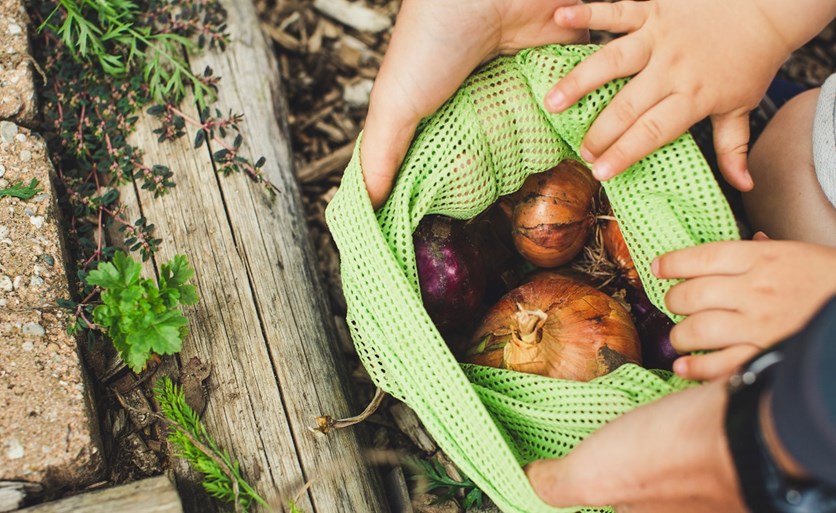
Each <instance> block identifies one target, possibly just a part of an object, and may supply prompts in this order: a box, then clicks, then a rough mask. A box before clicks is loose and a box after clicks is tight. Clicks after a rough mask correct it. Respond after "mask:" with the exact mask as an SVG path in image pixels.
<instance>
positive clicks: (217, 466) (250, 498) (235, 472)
mask: <svg viewBox="0 0 836 513" xmlns="http://www.w3.org/2000/svg"><path fill="white" fill-rule="evenodd" d="M154 396H155V397H156V399H157V402H159V404H160V410H161V411H162V414H163V416H164V418H165V419H167V420H168V422H166V423H167V424H168V425H169V428H170V430H169V434H168V441H169V442H170V443H171V444H172V445H173V446H174V448H175V450H176V451H177V453H178V454H179V455H180V456H181V457H182V458H185V459H186V460H188V461H189V463H191V464H192V466H193V467H194V468H195V469H197V470H198V471H200V472H201V473H202V474H203V475H204V479H203V487H204V488H205V489H206V491H207V492H209V494H210V495H212V496H213V497H215V498H216V499H219V500H221V501H224V502H228V503H233V504H234V505H235V509H236V511H249V508H250V506H251V505H252V504H253V503H258V504H260V505H262V506H264V507H269V506H268V504H267V502H266V501H265V500H264V499H263V498H262V497H261V496H260V495H258V493H257V492H256V491H255V490H254V489H253V487H252V486H250V484H249V483H247V481H246V480H245V479H244V477H243V476H242V475H241V467H240V465H239V464H238V462H237V461H235V460H233V459H232V457H231V456H230V455H229V453H228V452H227V451H225V450H222V449H221V448H220V447H218V444H217V443H215V441H214V440H212V439H211V438H210V437H209V435H208V433H207V432H206V427H205V426H204V425H203V423H201V422H200V416H199V415H198V414H197V412H195V411H194V410H193V409H192V408H190V407H189V405H188V404H186V396H185V394H183V389H182V388H180V387H179V386H177V385H175V384H174V383H173V382H172V381H171V379H169V378H167V377H166V378H162V379H160V380H159V381H157V382H156V384H155V386H154ZM297 511H298V510H297Z"/></svg>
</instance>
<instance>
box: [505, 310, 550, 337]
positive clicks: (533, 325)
mask: <svg viewBox="0 0 836 513" xmlns="http://www.w3.org/2000/svg"><path fill="white" fill-rule="evenodd" d="M515 317H516V321H517V329H515V330H513V333H512V336H511V339H512V340H513V342H514V343H515V344H518V345H521V346H524V347H531V346H534V345H536V344H538V343H539V342H540V338H541V336H542V329H543V325H544V324H546V319H548V318H549V316H548V314H546V312H544V311H542V310H529V309H527V308H525V307H523V305H521V304H519V303H517V313H516V314H515Z"/></svg>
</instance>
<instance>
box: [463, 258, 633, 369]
mask: <svg viewBox="0 0 836 513" xmlns="http://www.w3.org/2000/svg"><path fill="white" fill-rule="evenodd" d="M518 305H520V306H521V307H522V308H523V309H524V310H526V311H532V312H533V311H540V312H541V313H542V314H545V320H544V321H543V322H542V325H541V326H539V327H538V328H537V329H534V330H531V329H526V328H525V327H524V326H523V325H521V322H522V323H526V322H529V321H531V320H532V318H538V317H537V316H533V317H532V316H531V315H523V316H522V317H521V318H520V317H518V312H519V308H518ZM539 319H542V317H539ZM526 333H527V335H526ZM524 338H527V340H523V339H524ZM465 361H466V362H467V363H473V364H477V365H486V366H490V367H497V368H503V369H510V370H516V371H520V372H528V373H531V374H539V375H541V376H549V377H552V378H560V379H571V380H576V381H589V380H591V379H593V378H596V377H599V376H603V375H605V374H609V373H610V372H612V371H613V370H615V369H616V368H618V367H620V366H621V365H623V364H624V363H635V364H641V344H640V342H639V336H638V333H637V332H636V328H635V326H634V325H633V320H632V318H631V317H630V314H629V313H628V312H627V311H626V310H625V309H624V308H623V307H622V306H621V305H620V304H618V302H617V301H616V300H614V299H613V298H611V297H610V296H608V295H607V294H605V293H603V292H601V291H599V290H597V289H595V288H593V287H591V286H589V285H586V284H583V283H580V282H578V281H576V280H573V279H571V278H568V277H565V276H562V275H560V274H557V273H543V274H541V275H539V276H538V277H536V278H535V279H534V280H532V281H530V282H528V283H526V284H525V285H522V286H520V287H517V288H516V289H514V290H512V291H511V292H509V293H508V294H506V295H505V296H503V297H502V299H500V300H499V302H498V303H497V304H496V305H494V306H493V308H491V310H490V311H489V312H488V313H487V315H486V316H485V318H484V320H483V321H482V324H481V325H480V326H479V328H478V329H477V330H476V332H475V335H474V336H473V337H472V338H471V341H470V345H469V347H468V349H467V351H466V356H465Z"/></svg>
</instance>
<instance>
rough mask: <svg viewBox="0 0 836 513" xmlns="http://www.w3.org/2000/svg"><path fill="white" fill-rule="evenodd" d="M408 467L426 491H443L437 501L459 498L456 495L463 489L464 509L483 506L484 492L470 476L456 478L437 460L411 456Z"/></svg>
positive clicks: (462, 502) (461, 501)
mask: <svg viewBox="0 0 836 513" xmlns="http://www.w3.org/2000/svg"><path fill="white" fill-rule="evenodd" d="M406 467H407V468H408V469H410V470H411V471H412V475H411V478H412V480H413V482H415V483H417V484H418V485H419V487H420V488H421V491H422V492H424V493H432V492H441V493H440V494H437V496H438V499H437V500H436V503H441V502H445V501H448V500H458V497H457V496H456V495H457V494H458V492H459V491H460V490H461V491H462V493H463V494H464V498H463V499H461V500H460V501H459V502H460V503H461V506H462V508H464V510H465V511H466V510H468V509H470V508H472V507H474V506H477V507H482V505H483V502H484V500H485V495H484V492H482V490H481V489H479V487H478V486H476V483H474V482H473V481H471V480H470V478H469V477H467V476H465V475H464V474H462V480H461V481H459V480H456V479H453V478H452V477H450V475H449V474H447V470H445V469H444V466H443V465H442V464H441V463H439V462H438V461H437V460H434V459H433V460H422V459H418V458H409V459H408V460H407V461H406Z"/></svg>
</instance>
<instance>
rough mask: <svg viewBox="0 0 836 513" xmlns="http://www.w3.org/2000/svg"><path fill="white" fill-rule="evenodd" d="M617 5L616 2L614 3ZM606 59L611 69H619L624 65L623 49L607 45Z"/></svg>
mask: <svg viewBox="0 0 836 513" xmlns="http://www.w3.org/2000/svg"><path fill="white" fill-rule="evenodd" d="M616 5H618V4H616ZM606 55H607V61H608V64H609V66H610V68H611V69H613V70H619V69H622V68H623V67H624V62H625V60H624V50H622V49H621V47H620V46H618V45H609V48H608V49H607V52H606Z"/></svg>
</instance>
